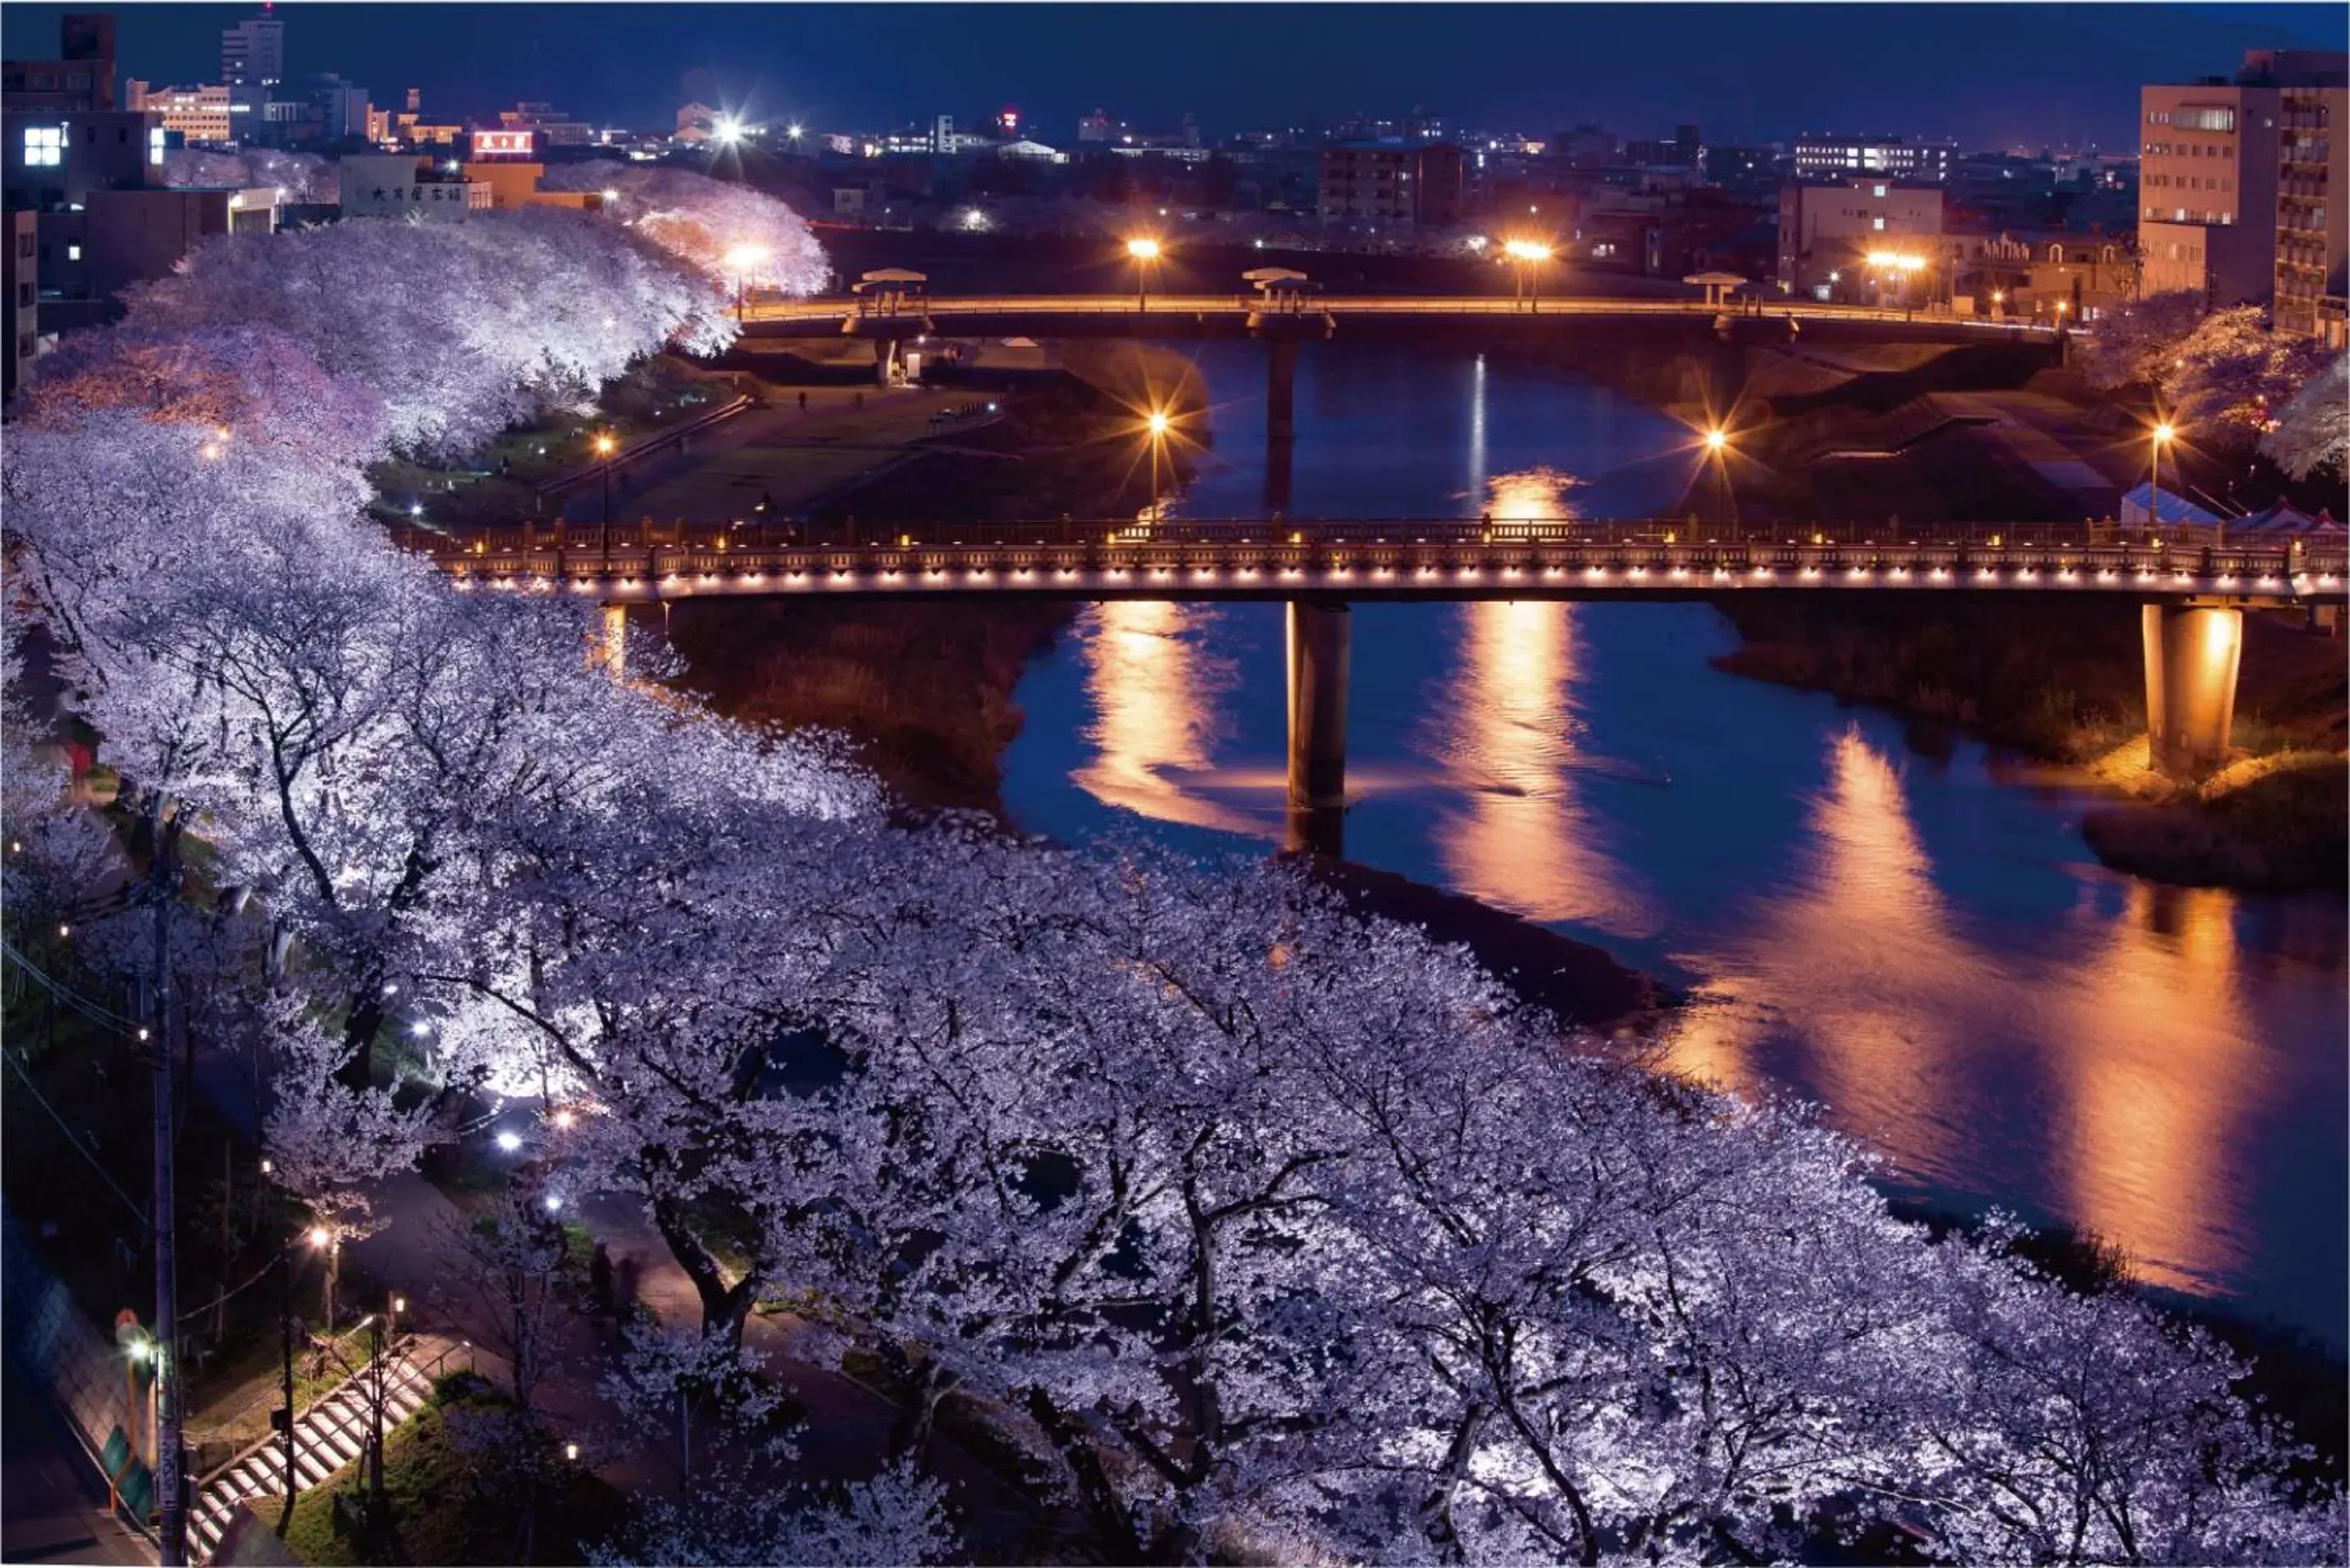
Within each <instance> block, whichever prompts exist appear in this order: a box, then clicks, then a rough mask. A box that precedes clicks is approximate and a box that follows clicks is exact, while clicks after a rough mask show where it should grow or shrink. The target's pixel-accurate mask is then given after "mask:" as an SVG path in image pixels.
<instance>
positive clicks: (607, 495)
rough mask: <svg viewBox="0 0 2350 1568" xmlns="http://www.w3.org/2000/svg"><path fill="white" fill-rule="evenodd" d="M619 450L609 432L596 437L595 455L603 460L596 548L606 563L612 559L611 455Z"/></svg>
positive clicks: (618, 444)
mask: <svg viewBox="0 0 2350 1568" xmlns="http://www.w3.org/2000/svg"><path fill="white" fill-rule="evenodd" d="M619 450H620V443H619V441H616V440H614V439H613V437H612V432H611V431H603V432H601V433H599V434H598V436H597V437H596V455H597V456H598V457H600V458H602V459H603V460H604V521H603V522H602V523H601V524H598V528H597V548H598V550H599V551H601V552H602V554H603V556H604V558H605V559H606V560H607V561H608V560H610V559H611V558H612V454H613V453H614V452H618V451H619Z"/></svg>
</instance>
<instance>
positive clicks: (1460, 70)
mask: <svg viewBox="0 0 2350 1568" xmlns="http://www.w3.org/2000/svg"><path fill="white" fill-rule="evenodd" d="M67 9H68V7H66V6H60V5H32V4H11V5H8V6H7V8H6V11H5V41H6V49H7V53H8V54H9V55H10V56H12V57H24V56H28V55H30V56H41V55H49V54H53V53H54V52H55V49H56V39H57V16H59V15H60V14H61V13H62V12H63V11H65V10H67ZM113 10H114V11H115V14H116V16H117V17H118V19H119V37H120V51H121V66H122V71H123V74H124V75H125V76H126V77H143V78H147V79H149V80H151V81H155V82H158V83H178V84H192V83H194V82H198V81H209V80H213V79H215V78H217V76H218V74H219V30H220V29H221V28H222V27H223V26H226V25H229V24H231V23H234V22H235V21H237V20H240V19H241V18H243V17H244V16H250V15H253V14H255V7H251V6H230V5H168V6H166V5H118V6H115V7H113ZM277 12H278V15H279V16H282V17H283V18H284V19H285V21H286V53H287V61H286V66H287V70H288V74H289V75H290V76H292V77H294V78H296V79H297V80H298V79H299V78H301V77H303V76H305V75H307V74H309V73H312V72H317V71H323V70H333V71H338V72H340V73H341V74H342V75H344V76H345V77H347V78H349V79H351V80H353V81H356V82H358V83H359V84H361V85H363V86H365V87H367V88H369V90H370V92H371V93H372V95H373V97H374V99H375V101H376V102H377V104H378V105H379V106H383V105H390V106H394V107H397V105H398V104H399V103H400V94H401V92H402V90H403V89H404V88H408V87H410V86H416V87H421V88H423V89H424V93H425V99H424V104H425V109H426V110H427V111H428V113H432V114H448V115H451V116H481V117H486V116H489V115H491V114H493V113H494V111H495V110H497V109H500V108H502V107H510V106H511V105H512V104H513V103H514V102H515V101H516V100H517V99H552V100H553V101H554V102H555V103H556V105H557V107H559V108H561V109H566V110H568V111H570V112H572V113H574V114H577V115H578V116H579V117H581V118H583V119H591V120H594V121H596V122H598V123H599V124H602V123H619V124H625V125H630V126H637V127H644V128H653V127H660V128H664V129H665V128H667V127H668V126H669V125H670V124H671V122H672V119H673V115H674V111H675V109H676V107H677V106H678V104H679V103H681V102H682V101H683V100H684V99H686V98H687V97H689V96H691V97H698V98H701V99H704V100H705V101H710V102H712V103H715V104H717V105H718V106H719V107H722V108H734V109H743V110H745V111H747V112H748V113H750V114H751V115H753V116H754V117H755V118H760V119H792V118H803V119H806V121H807V122H808V123H809V124H811V125H815V126H820V127H838V128H849V127H854V128H857V129H862V130H881V129H888V128H890V127H893V126H895V125H897V124H899V122H901V121H905V120H909V119H926V118H927V117H928V116H930V115H932V114H938V113H951V114H953V115H955V116H956V117H957V118H958V119H961V120H965V121H975V120H977V119H981V118H983V117H984V116H986V115H988V114H991V113H993V111H995V110H997V109H1003V108H1005V107H1007V106H1016V107H1017V108H1019V109H1021V111H1022V113H1023V116H1024V119H1026V120H1027V121H1028V122H1029V123H1030V124H1031V125H1032V126H1034V127H1035V130H1036V133H1037V134H1038V135H1039V136H1040V137H1041V138H1042V139H1043V140H1048V141H1052V142H1054V143H1055V144H1063V145H1066V144H1067V143H1069V142H1070V141H1072V140H1074V139H1075V135H1076V117H1077V116H1078V115H1080V114H1082V113H1086V112H1087V111H1089V110H1091V109H1096V108H1103V109H1108V110H1109V111H1110V113H1111V114H1112V115H1113V116H1117V117H1120V118H1124V119H1130V120H1132V121H1134V122H1135V123H1136V124H1137V125H1138V126H1140V127H1142V128H1144V129H1146V130H1148V129H1159V128H1165V129H1169V130H1171V129H1173V127H1174V126H1175V123H1176V122H1177V121H1178V120H1179V119H1180V117H1181V116H1182V115H1183V114H1184V113H1185V112H1186V111H1187V110H1188V111H1190V112H1191V113H1192V114H1194V115H1196V116H1197V117H1198V118H1199V120H1200V123H1201V128H1202V130H1204V131H1205V132H1206V133H1207V134H1208V135H1210V136H1211V137H1222V136H1225V135H1229V134H1232V133H1234V132H1237V131H1240V130H1249V129H1254V128H1258V127H1265V126H1274V125H1280V124H1294V123H1301V122H1308V121H1313V120H1316V119H1318V120H1321V121H1324V122H1327V121H1331V120H1335V119H1341V118H1344V117H1346V116H1348V115H1351V114H1355V113H1361V112H1367V113H1374V114H1379V115H1386V116H1401V115H1403V114H1405V113H1408V112H1409V110H1410V109H1412V108H1413V107H1414V106H1415V105H1425V106H1427V108H1428V109H1430V110H1431V111H1433V112H1439V113H1442V114H1445V115H1447V116H1449V117H1451V118H1453V119H1456V120H1466V121H1468V122H1470V123H1471V124H1472V125H1474V126H1476V127H1477V128H1479V129H1492V130H1510V129H1515V130H1523V131H1524V132H1526V133H1527V134H1529V135H1543V134H1547V133H1549V132H1551V131H1554V130H1559V129H1561V128H1563V127H1565V126H1568V125H1572V124H1575V123H1579V122H1581V121H1584V120H1589V119H1596V120H1599V121H1601V122H1602V123H1604V124H1606V125H1607V127H1608V128H1609V129H1610V130H1615V131H1617V133H1618V134H1622V135H1631V136H1662V135H1668V134H1669V133H1670V130H1671V128H1672V126H1673V125H1674V124H1675V123H1676V122H1679V121H1682V120H1695V121H1696V122H1698V124H1699V125H1700V127H1701V128H1702V130H1703V132H1704V134H1705V136H1706V138H1707V139H1708V140H1713V141H1723V140H1756V141H1760V140H1787V139H1790V138H1792V137H1793V136H1794V134H1795V133H1796V132H1797V131H1800V130H1840V131H1853V130H1863V131H1897V132H1914V133H1919V134H1925V135H1938V136H1939V135H1947V136H1954V137H1957V138H1958V139H1959V140H1960V141H1961V142H1962V143H1964V144H1966V145H1968V146H1970V147H2001V146H2010V145H2028V146H2033V147H2038V146H2041V145H2045V144H2055V145H2073V144H2075V143H2077V142H2081V141H2085V140H2095V141H2098V142H2100V143H2102V144H2104V145H2105V146H2106V147H2108V148H2116V149H2118V148H2126V147H2127V146H2128V145H2129V144H2130V143H2131V140H2132V132H2133V129H2134V121H2135V119H2136V113H2137V88H2138V86H2139V84H2141V83H2143V82H2147V81H2162V80H2178V79H2192V78H2196V77H2199V76H2212V75H2223V74H2226V73H2229V72H2230V71H2232V70H2233V69H2234V67H2235V66H2236V65H2237V63H2238V61H2239V60H2240V59H2241V56H2242V52H2243V51H2244V50H2245V49H2246V48H2252V47H2296V46H2297V47H2318V48H2328V47H2330V48H2339V47H2342V33H2343V27H2342V18H2343V10H2342V7H2341V6H2340V5H2283V4H2263V5H2239V6H2222V5H2084V4H2068V5H1996V6H1991V5H1918V4H1913V5H1742V6H1730V5H1507V6H1503V5H1189V6H1182V7H1176V6H1169V5H1109V4H1095V5H1033V6H1017V5H660V6H655V5H303V4H300V3H299V0H296V3H294V4H288V5H279V6H278V8H277Z"/></svg>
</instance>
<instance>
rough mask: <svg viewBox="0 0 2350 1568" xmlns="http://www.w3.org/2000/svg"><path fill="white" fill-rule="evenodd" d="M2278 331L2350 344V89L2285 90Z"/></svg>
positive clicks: (2280, 123) (2313, 86)
mask: <svg viewBox="0 0 2350 1568" xmlns="http://www.w3.org/2000/svg"><path fill="white" fill-rule="evenodd" d="M2276 252H2277V254H2276V303H2275V306H2274V307H2273V319H2274V321H2275V323H2276V329H2277V330H2278V331H2280V332H2290V333H2293V334H2294V335H2295V336H2297V337H2321V338H2324V341H2325V345H2326V347H2327V348H2335V349H2339V348H2343V347H2345V339H2350V330H2345V316H2344V296H2345V292H2350V290H2345V274H2346V273H2350V87H2345V86H2344V85H2343V84H2342V83H2341V82H2340V81H2338V80H2337V81H2336V82H2335V83H2334V85H2332V86H2324V85H2322V84H2318V83H2296V84H2293V85H2289V86H2285V87H2282V88H2279V89H2278V99H2277V216H2276Z"/></svg>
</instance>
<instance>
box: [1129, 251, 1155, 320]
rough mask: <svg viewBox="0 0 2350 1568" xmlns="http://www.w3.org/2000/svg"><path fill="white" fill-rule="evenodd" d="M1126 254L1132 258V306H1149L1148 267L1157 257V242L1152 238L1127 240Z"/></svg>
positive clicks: (1141, 307) (1144, 308)
mask: <svg viewBox="0 0 2350 1568" xmlns="http://www.w3.org/2000/svg"><path fill="white" fill-rule="evenodd" d="M1126 254H1128V255H1130V256H1132V257H1133V258H1134V308H1135V309H1136V310H1138V311H1143V310H1149V308H1150V284H1149V279H1150V268H1151V265H1152V264H1153V263H1155V262H1156V261H1158V259H1159V242H1158V241H1157V240H1152V239H1140V240H1128V241H1127V242H1126Z"/></svg>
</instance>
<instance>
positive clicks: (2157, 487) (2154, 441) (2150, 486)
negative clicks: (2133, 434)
mask: <svg viewBox="0 0 2350 1568" xmlns="http://www.w3.org/2000/svg"><path fill="white" fill-rule="evenodd" d="M2176 440H2178V427H2177V426H2176V425H2174V424H2172V423H2171V422H2170V421H2168V420H2157V421H2155V426H2154V428H2153V429H2152V430H2150V431H2147V446H2148V447H2149V448H2151V449H2152V452H2153V462H2152V472H2151V474H2150V476H2149V479H2148V482H2147V507H2146V515H2147V523H2148V524H2150V525H2152V526H2154V527H2160V526H2161V525H2162V449H2163V448H2164V447H2167V446H2168V445H2169V444H2170V443H2171V442H2172V441H2176Z"/></svg>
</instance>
